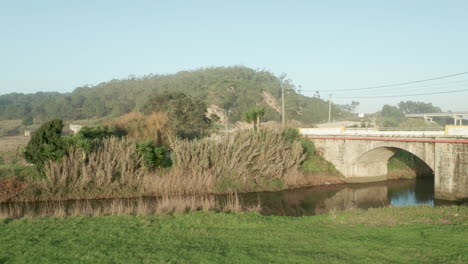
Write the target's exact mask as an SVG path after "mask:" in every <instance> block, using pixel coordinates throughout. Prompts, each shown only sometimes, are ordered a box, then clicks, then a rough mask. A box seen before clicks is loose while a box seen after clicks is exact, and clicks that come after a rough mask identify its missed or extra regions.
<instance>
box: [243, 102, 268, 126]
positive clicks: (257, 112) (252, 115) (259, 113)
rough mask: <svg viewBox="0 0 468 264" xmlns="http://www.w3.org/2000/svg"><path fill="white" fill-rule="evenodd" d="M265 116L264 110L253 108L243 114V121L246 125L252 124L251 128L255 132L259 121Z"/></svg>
mask: <svg viewBox="0 0 468 264" xmlns="http://www.w3.org/2000/svg"><path fill="white" fill-rule="evenodd" d="M264 115H265V108H263V107H254V108H252V109H250V110H249V111H247V112H245V113H244V120H245V121H246V122H248V123H252V124H253V128H254V130H255V131H256V130H257V127H258V126H260V119H261V118H262V117H263V116H264Z"/></svg>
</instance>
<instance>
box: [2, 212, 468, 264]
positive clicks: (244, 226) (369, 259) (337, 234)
mask: <svg viewBox="0 0 468 264" xmlns="http://www.w3.org/2000/svg"><path fill="white" fill-rule="evenodd" d="M0 237H1V243H0V263H468V250H467V249H468V248H467V245H468V208H467V207H441V208H432V207H426V206H420V207H399V208H381V209H370V210H367V211H363V210H353V211H348V212H344V213H331V214H328V215H320V216H314V217H299V218H292V217H279V216H269V217H267V216H261V215H259V214H255V213H237V214H225V213H212V214H209V213H202V212H197V213H191V214H183V215H175V216H100V217H66V218H37V219H21V220H11V219H3V220H0Z"/></svg>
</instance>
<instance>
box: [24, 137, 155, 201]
mask: <svg viewBox="0 0 468 264" xmlns="http://www.w3.org/2000/svg"><path fill="white" fill-rule="evenodd" d="M96 144H97V145H96V147H95V151H93V152H91V153H89V154H86V153H84V152H83V151H81V150H79V149H71V150H70V151H69V154H68V155H67V156H65V157H63V158H62V159H61V160H60V161H48V162H47V163H46V164H45V166H44V173H45V175H46V176H47V177H46V178H45V179H42V180H33V181H31V182H30V185H31V186H32V187H33V191H34V196H38V197H42V198H46V199H49V198H54V199H71V198H105V197H115V196H116V195H122V196H128V195H133V194H135V193H144V191H145V183H147V182H148V181H150V180H151V179H150V178H152V177H155V176H156V175H150V174H148V173H147V171H146V170H144V169H143V164H142V162H143V158H142V156H141V155H140V154H139V153H137V151H136V148H135V143H134V142H133V141H131V140H128V139H122V140H119V139H117V138H115V137H113V138H109V139H103V140H102V141H100V142H97V143H96Z"/></svg>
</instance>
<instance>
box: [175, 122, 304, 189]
mask: <svg viewBox="0 0 468 264" xmlns="http://www.w3.org/2000/svg"><path fill="white" fill-rule="evenodd" d="M172 148H173V155H174V162H175V169H174V170H173V171H172V173H173V174H175V175H177V176H178V177H180V176H183V177H187V178H189V177H197V178H200V177H201V180H204V181H206V183H207V184H210V185H211V186H210V187H211V188H212V189H213V190H214V191H216V192H226V191H254V190H258V189H259V188H261V189H262V190H269V189H271V190H274V189H279V188H282V187H284V184H285V183H284V181H285V180H287V179H288V178H290V177H294V176H295V175H294V174H296V173H298V169H299V166H300V164H301V162H302V161H303V160H304V158H305V155H304V154H303V149H302V147H301V144H300V143H299V142H290V141H287V140H285V139H284V137H283V136H282V135H281V133H280V132H277V131H268V130H263V131H261V132H257V133H255V132H249V131H244V132H238V133H233V134H228V135H224V136H223V137H221V138H220V139H219V140H217V141H213V140H202V141H187V140H177V141H175V142H173V144H172Z"/></svg>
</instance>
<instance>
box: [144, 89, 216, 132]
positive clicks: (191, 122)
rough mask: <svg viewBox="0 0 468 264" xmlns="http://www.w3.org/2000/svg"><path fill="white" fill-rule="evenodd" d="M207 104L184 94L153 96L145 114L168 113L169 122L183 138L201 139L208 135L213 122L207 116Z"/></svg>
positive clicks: (146, 105) (145, 109)
mask: <svg viewBox="0 0 468 264" xmlns="http://www.w3.org/2000/svg"><path fill="white" fill-rule="evenodd" d="M206 109H207V106H206V103H205V102H203V101H202V100H200V99H197V98H194V97H191V96H188V95H186V94H184V93H180V92H173V93H169V92H166V93H162V94H157V95H155V96H153V97H152V98H151V99H150V100H149V101H148V102H147V103H146V104H145V105H144V106H143V112H144V113H145V114H150V113H153V112H167V113H168V116H169V122H170V123H172V124H173V125H174V127H175V128H176V129H177V132H176V133H177V136H179V137H181V138H188V139H193V138H200V137H202V136H204V135H206V134H207V133H208V130H209V129H210V128H211V120H210V119H209V118H208V117H207V116H206Z"/></svg>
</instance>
